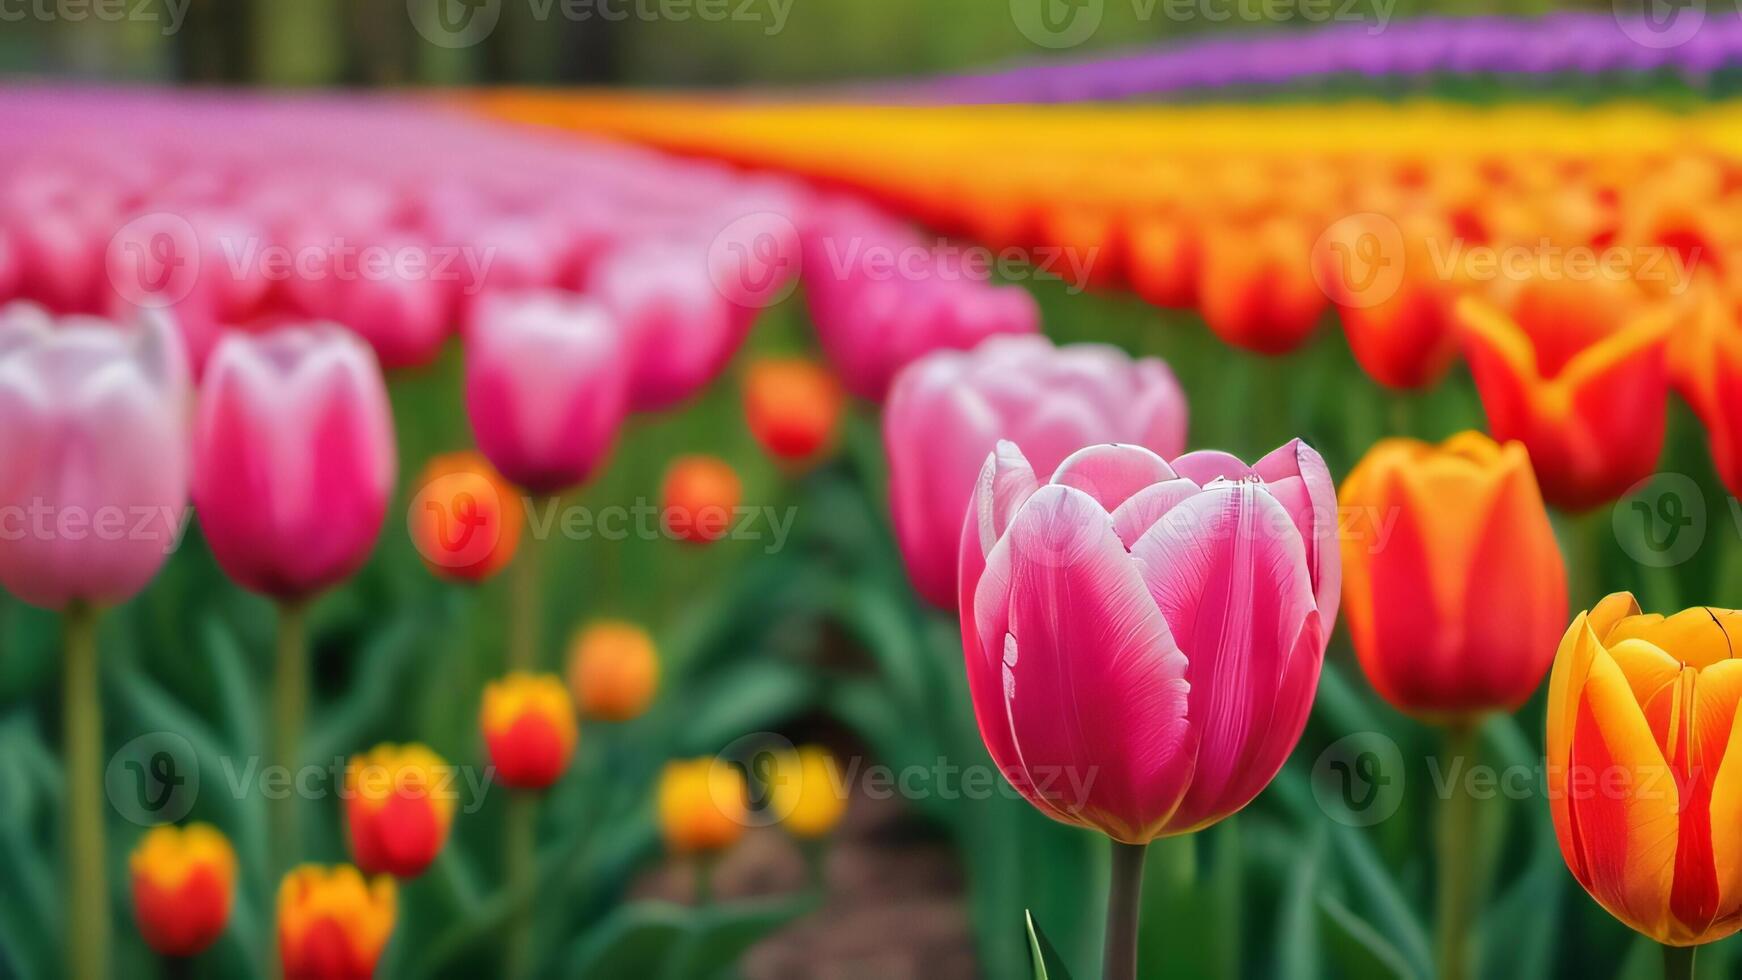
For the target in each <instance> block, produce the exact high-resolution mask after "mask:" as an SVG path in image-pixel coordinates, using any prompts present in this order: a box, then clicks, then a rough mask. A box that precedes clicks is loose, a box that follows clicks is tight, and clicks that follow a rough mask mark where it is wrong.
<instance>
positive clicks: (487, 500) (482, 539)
mask: <svg viewBox="0 0 1742 980" xmlns="http://www.w3.org/2000/svg"><path fill="white" fill-rule="evenodd" d="M418 487H419V489H418V492H417V496H416V497H414V498H412V503H411V511H410V513H409V514H408V515H407V519H408V520H409V522H410V526H411V541H412V544H414V545H415V546H416V547H417V552H418V554H420V555H422V556H423V562H424V564H425V565H426V566H428V568H429V570H430V571H431V572H432V573H433V574H435V575H437V576H439V577H441V578H448V579H454V580H456V581H462V582H482V581H485V580H486V579H490V578H493V577H495V575H496V574H497V573H498V572H500V571H502V569H504V568H506V567H507V566H508V563H509V562H510V561H513V560H514V553H515V552H516V551H517V550H519V548H520V534H521V528H522V526H523V525H524V523H525V520H526V512H525V507H524V506H523V504H522V502H521V499H520V493H519V491H517V490H515V489H514V487H512V486H510V485H509V484H508V481H507V480H504V479H502V477H501V475H500V474H498V473H497V472H496V469H495V467H493V466H491V465H490V461H489V460H487V459H485V458H484V457H483V456H482V455H480V454H478V453H474V452H459V453H448V454H446V455H443V456H438V457H436V458H435V459H433V460H431V461H430V463H429V465H428V466H427V467H425V468H424V471H423V475H422V476H421V477H419V478H418Z"/></svg>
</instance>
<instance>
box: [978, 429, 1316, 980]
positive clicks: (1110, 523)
mask: <svg viewBox="0 0 1742 980" xmlns="http://www.w3.org/2000/svg"><path fill="white" fill-rule="evenodd" d="M1335 525H1336V511H1335V498H1334V495H1333V492H1332V484H1331V479H1330V474H1329V473H1328V472H1326V470H1325V466H1324V463H1323V462H1322V461H1321V460H1320V459H1319V457H1318V454H1317V453H1315V452H1313V451H1312V450H1311V449H1309V448H1307V447H1306V446H1305V445H1303V444H1301V443H1298V442H1297V443H1293V444H1290V445H1288V446H1285V447H1283V448H1282V449H1281V450H1278V451H1277V452H1276V453H1273V454H1271V456H1269V457H1267V458H1266V459H1264V460H1262V461H1260V462H1259V464H1258V465H1257V466H1254V467H1250V468H1248V467H1247V466H1246V465H1245V464H1243V463H1241V462H1240V461H1239V460H1237V459H1235V458H1233V457H1231V456H1227V455H1226V454H1221V453H1197V454H1193V455H1191V456H1187V457H1182V458H1181V459H1180V460H1178V461H1177V462H1176V463H1174V464H1172V465H1170V464H1169V463H1167V462H1166V461H1165V460H1163V459H1162V458H1161V457H1160V456H1157V455H1156V454H1154V453H1152V452H1150V451H1149V450H1147V449H1143V448H1141V447H1138V446H1115V445H1099V446H1092V447H1089V448H1086V449H1083V450H1081V451H1079V452H1077V453H1075V454H1073V455H1072V456H1071V457H1070V458H1068V459H1066V460H1065V461H1064V462H1063V463H1062V464H1060V465H1059V467H1058V469H1057V470H1055V471H1054V472H1053V474H1052V477H1051V480H1050V481H1049V482H1047V483H1044V484H1043V483H1041V482H1040V481H1039V480H1038V479H1037V478H1036V476H1035V472H1034V469H1033V468H1032V467H1031V466H1030V465H1029V462H1028V460H1027V458H1025V457H1024V455H1023V453H1022V451H1021V450H1020V449H1018V448H1017V447H1016V446H1015V445H1014V444H1013V443H1009V442H1000V443H999V444H998V447H997V449H996V450H995V451H994V453H993V454H992V455H991V457H990V458H989V459H988V460H987V462H986V465H985V468H984V469H983V470H982V471H981V475H980V480H979V483H978V485H977V488H976V490H975V494H974V502H973V505H972V510H971V511H970V512H969V514H968V518H967V520H966V521H965V523H964V527H963V529H962V575H961V604H960V610H961V617H962V624H963V627H962V632H963V647H964V653H965V656H966V660H967V673H968V684H969V690H970V693H971V694H972V697H973V701H974V711H975V715H976V717H977V719H978V721H979V725H980V734H981V736H982V738H983V739H984V740H985V742H986V747H987V749H988V751H989V752H990V753H991V755H992V759H993V761H994V762H995V763H996V764H997V766H998V767H999V769H1000V771H1001V772H1003V773H1004V774H1005V777H1006V778H1007V779H1009V780H1010V782H1011V783H1012V785H1014V786H1015V787H1016V789H1017V790H1018V791H1019V792H1021V793H1022V794H1023V796H1024V797H1026V798H1027V799H1028V800H1029V802H1031V803H1033V804H1034V805H1035V807H1036V808H1038V809H1039V810H1040V811H1041V812H1042V813H1044V814H1046V815H1048V816H1050V817H1052V818H1053V819H1055V820H1060V821H1063V822H1065V823H1070V824H1075V825H1078V826H1082V827H1087V828H1090V829H1093V830H1098V831H1100V832H1101V833H1104V834H1106V835H1107V836H1108V837H1110V838H1112V839H1113V840H1114V841H1115V842H1116V843H1117V844H1118V845H1120V846H1117V847H1115V848H1114V854H1115V861H1114V872H1113V890H1112V899H1111V902H1110V909H1109V916H1108V933H1107V938H1108V942H1107V959H1106V972H1107V976H1109V977H1115V978H1129V977H1132V976H1134V975H1135V970H1136V915H1137V895H1138V893H1139V889H1140V882H1141V876H1142V869H1143V853H1144V846H1145V845H1147V844H1148V843H1149V842H1150V841H1153V840H1155V839H1156V838H1159V837H1168V836H1174V835H1177V834H1185V833H1191V832H1193V831H1196V830H1201V829H1203V828H1205V827H1208V826H1211V825H1212V824H1215V823H1216V822H1218V821H1220V820H1222V819H1223V818H1225V817H1227V816H1229V815H1230V814H1232V813H1234V812H1235V811H1237V810H1239V809H1241V808H1242V807H1244V806H1245V805H1246V804H1247V803H1249V802H1251V800H1252V798H1253V797H1255V796H1257V795H1258V793H1259V791H1260V790H1262V789H1263V788H1264V787H1265V786H1266V785H1268V784H1269V782H1270V780H1271V779H1272V778H1273V777H1275V775H1276V773H1277V771H1278V770H1279V769H1281V767H1282V763H1283V761H1284V760H1285V759H1286V758H1287V757H1288V753H1289V752H1290V750H1292V749H1293V748H1294V745H1295V743H1296V742H1297V741H1298V740H1299V738H1300V734H1301V731H1302V730H1303V729H1304V728H1305V726H1306V720H1307V715H1308V713H1309V711H1310V709H1311V707H1312V701H1313V694H1314V691H1315V689H1316V687H1317V684H1318V678H1319V670H1320V668H1321V666H1322V664H1323V662H1324V652H1325V641H1326V638H1327V637H1328V636H1329V635H1330V632H1331V627H1332V623H1333V621H1334V619H1335V607H1336V596H1337V589H1338V583H1339V561H1338V555H1337V549H1336V541H1335V535H1336V526H1335ZM1090 774H1092V775H1093V778H1090Z"/></svg>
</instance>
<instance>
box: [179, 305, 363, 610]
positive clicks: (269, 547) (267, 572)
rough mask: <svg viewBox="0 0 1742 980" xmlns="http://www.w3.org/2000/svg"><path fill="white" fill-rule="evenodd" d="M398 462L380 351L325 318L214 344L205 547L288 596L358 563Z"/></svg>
mask: <svg viewBox="0 0 1742 980" xmlns="http://www.w3.org/2000/svg"><path fill="white" fill-rule="evenodd" d="M397 466H398V461H397V458H396V456H395V450H394V439H393V416H392V412H391V410H390V409H389V407H388V402H387V389H386V386H385V384H384V383H383V382H382V379H381V371H380V368H379V367H378V366H377V365H376V363H375V355H374V354H373V353H372V352H371V351H370V350H369V348H368V347H366V346H364V345H363V343H362V342H361V341H359V340H358V339H357V338H356V337H355V336H353V335H351V334H349V333H347V332H345V331H343V330H341V329H339V328H338V327H337V326H333V325H331V324H324V325H317V326H313V327H308V328H286V329H281V330H276V331H273V332H272V333H268V334H263V335H259V336H252V335H247V334H238V333H232V334H229V335H227V336H226V337H225V338H224V339H223V340H222V341H220V342H219V344H218V347H217V350H216V351H214V352H213V354H212V360H211V363H210V364H208V365H207V366H206V374H205V378H204V379H203V381H202V382H201V385H200V401H199V414H198V418H197V421H196V426H195V436H194V487H193V489H194V504H195V506H196V508H197V509H198V512H199V518H200V528H201V530H203V531H204V532H205V537H206V541H207V543H208V544H210V546H211V549H212V554H213V555H214V556H215V557H216V558H217V559H218V564H219V565H221V566H223V568H224V571H225V572H227V573H228V574H229V575H230V577H231V578H233V579H235V580H236V581H237V582H238V583H239V584H241V585H242V586H244V587H245V588H248V589H251V590H253V591H255V592H260V593H263V594H265V595H269V596H274V597H277V598H284V599H295V598H303V597H306V596H309V595H312V594H314V593H316V592H319V591H320V590H322V589H324V588H326V587H328V586H331V585H334V584H336V583H338V582H340V581H342V580H344V579H346V578H348V577H350V576H351V575H352V574H353V573H354V572H356V570H357V569H358V568H359V567H361V566H362V564H363V562H364V561H365V560H367V559H368V557H369V553H370V551H371V550H372V549H373V548H374V546H375V540H376V538H377V537H378V536H379V535H380V531H381V522H382V520H383V519H384V518H385V517H386V516H387V498H388V496H389V494H391V492H392V490H393V479H394V475H395V472H396V468H397Z"/></svg>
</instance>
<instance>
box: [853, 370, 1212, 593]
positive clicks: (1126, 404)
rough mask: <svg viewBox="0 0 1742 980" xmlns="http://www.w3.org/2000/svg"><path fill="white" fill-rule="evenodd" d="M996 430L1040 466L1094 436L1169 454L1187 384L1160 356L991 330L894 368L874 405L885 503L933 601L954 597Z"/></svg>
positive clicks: (1176, 448) (921, 587)
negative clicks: (882, 402) (964, 348)
mask: <svg viewBox="0 0 1742 980" xmlns="http://www.w3.org/2000/svg"><path fill="white" fill-rule="evenodd" d="M1000 439H1008V440H1010V441H1011V442H1014V443H1015V444H1016V445H1018V446H1020V447H1021V448H1022V451H1023V453H1024V454H1025V455H1026V456H1027V457H1028V459H1029V460H1031V461H1032V462H1033V464H1034V466H1035V467H1036V468H1037V470H1038V471H1040V472H1051V471H1052V469H1053V468H1054V467H1056V466H1058V464H1060V463H1062V462H1064V459H1065V457H1066V456H1069V455H1070V454H1071V453H1073V452H1076V451H1077V450H1078V449H1081V448H1083V447H1084V446H1090V445H1095V444H1097V443H1103V442H1120V443H1131V444H1133V445H1139V446H1144V447H1146V448H1148V449H1151V450H1153V451H1154V452H1156V453H1158V454H1160V455H1161V456H1163V457H1164V458H1167V459H1172V458H1173V457H1174V456H1176V455H1178V454H1179V453H1180V452H1182V451H1183V450H1184V449H1185V441H1186V402H1185V394H1184V393H1183V392H1182V391H1181V390H1180V387H1179V383H1178V382H1177V381H1176V380H1175V379H1174V376H1173V373H1172V372H1171V371H1169V370H1168V367H1167V365H1166V364H1164V363H1162V362H1161V361H1159V360H1156V359H1154V358H1144V359H1141V360H1133V359H1132V358H1131V357H1130V356H1129V355H1127V354H1125V353H1124V352H1123V351H1121V350H1119V349H1118V348H1115V347H1111V346H1107V345H1101V344H1073V345H1070V346H1066V347H1054V346H1053V344H1052V343H1051V342H1050V341H1048V340H1047V339H1045V338H1044V337H995V338H993V339H991V340H988V341H986V342H985V343H984V344H981V345H980V346H979V347H977V348H975V349H974V350H972V351H968V352H965V353H963V352H956V351H940V352H937V353H934V354H932V355H930V356H928V357H926V358H924V359H922V360H920V361H918V362H916V363H915V364H913V365H912V366H911V367H909V368H908V369H907V370H906V371H904V372H902V374H901V377H900V378H899V379H898V380H897V381H896V384H895V389H894V391H893V392H892V393H891V395H890V398H889V403H888V405H887V407H886V409H885V412H884V416H883V446H884V451H885V452H886V454H887V455H888V459H889V497H890V507H891V509H892V510H893V512H894V519H895V534H896V540H897V541H898V543H899V544H900V545H901V555H902V559H903V560H904V561H905V562H906V565H907V574H908V577H909V578H910V579H911V580H912V581H913V585H914V588H915V589H916V590H918V592H919V594H920V595H922V596H924V597H925V598H926V599H927V600H928V601H930V602H931V603H932V604H934V605H936V606H939V607H942V608H952V607H954V605H955V602H956V562H957V558H958V549H959V545H960V541H961V531H962V518H963V515H964V514H966V513H967V510H968V504H969V501H970V499H971V498H972V495H973V490H974V480H975V478H976V477H977V476H978V475H979V473H980V467H981V465H982V464H983V463H984V462H985V460H986V454H987V453H990V452H991V451H992V447H993V446H995V445H996V444H997V443H998V440H1000Z"/></svg>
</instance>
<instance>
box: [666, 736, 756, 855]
mask: <svg viewBox="0 0 1742 980" xmlns="http://www.w3.org/2000/svg"><path fill="white" fill-rule="evenodd" d="M748 795H749V791H748V790H747V789H746V787H745V783H744V774H743V773H741V772H739V771H738V769H737V768H736V767H734V766H733V765H731V764H730V763H728V762H726V761H724V760H722V759H715V758H711V757H705V758H701V759H691V760H689V761H675V762H668V763H666V765H665V770H664V771H663V772H662V773H660V777H659V828H660V832H661V833H662V834H663V835H664V837H665V844H666V846H667V847H668V848H670V849H671V850H672V851H673V852H674V853H677V854H689V853H694V852H697V851H718V850H721V849H723V848H727V847H730V846H732V844H734V843H736V842H737V840H738V838H740V837H742V836H743V835H744V828H745V826H746V825H748V823H749V809H748V804H747V802H746V801H747V797H748Z"/></svg>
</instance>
